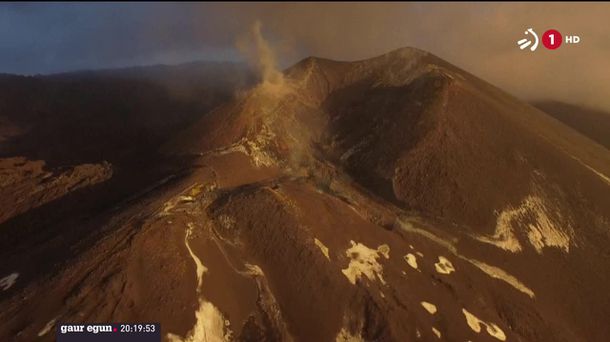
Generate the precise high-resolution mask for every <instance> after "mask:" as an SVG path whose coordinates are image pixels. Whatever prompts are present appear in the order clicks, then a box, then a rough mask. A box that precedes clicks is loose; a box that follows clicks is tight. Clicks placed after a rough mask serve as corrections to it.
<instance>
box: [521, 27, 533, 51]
mask: <svg viewBox="0 0 610 342" xmlns="http://www.w3.org/2000/svg"><path fill="white" fill-rule="evenodd" d="M525 34H526V35H529V36H530V37H533V39H534V40H533V41H532V39H530V38H523V39H521V40H519V41H518V42H517V45H519V49H521V50H524V49H525V48H527V47H528V46H530V45H532V42H533V43H534V45H532V47H530V51H536V49H537V48H538V35H537V34H536V32H534V30H532V29H531V28H528V29H527V30H526V31H525Z"/></svg>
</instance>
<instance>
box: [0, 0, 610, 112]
mask: <svg viewBox="0 0 610 342" xmlns="http://www.w3.org/2000/svg"><path fill="white" fill-rule="evenodd" d="M609 17H610V4H607V3H546V2H545V3H210V4H202V3H186V4H185V3H183V4H170V3H154V4H150V3H149V4H138V3H131V4H116V3H115V4H101V3H100V4H52V5H42V4H39V5H36V6H27V7H20V6H18V5H11V6H9V5H6V4H4V5H0V19H2V20H0V42H2V43H6V44H0V65H2V66H3V67H4V68H5V69H4V70H0V71H11V70H19V71H30V72H31V71H32V70H34V71H35V72H36V71H40V70H42V71H49V70H52V71H56V70H61V69H74V68H81V67H108V66H117V65H126V64H130V63H131V64H145V63H147V62H150V61H153V62H166V63H173V62H180V61H183V60H188V59H194V58H199V57H204V58H205V57H207V58H209V59H236V58H238V56H239V52H238V50H237V49H236V48H235V40H236V39H237V37H239V36H240V35H242V34H243V33H244V32H249V30H250V29H251V27H253V26H252V25H253V24H254V23H255V22H256V21H257V20H258V21H260V22H261V23H262V25H263V26H264V29H265V36H266V37H267V38H268V39H269V41H270V42H271V45H272V46H273V48H274V50H276V51H277V53H278V59H277V61H276V62H277V63H278V64H279V65H280V66H281V67H287V66H289V65H290V64H292V63H294V62H296V61H298V60H299V59H301V58H303V57H306V56H310V55H315V56H321V57H327V58H331V59H338V60H357V59H363V58H368V57H373V56H376V55H379V54H382V53H385V52H387V51H390V50H392V49H395V48H398V47H403V46H414V47H418V48H421V49H424V50H427V51H430V52H432V53H434V54H436V55H438V56H439V57H441V58H444V59H446V60H447V61H449V62H451V63H453V64H455V65H457V66H459V67H461V68H463V69H465V70H467V71H469V72H472V73H473V74H475V75H477V76H479V77H481V78H483V79H485V80H487V81H489V82H491V83H493V84H495V85H497V86H499V87H500V88H503V89H505V90H507V91H509V92H511V93H513V94H515V95H517V96H519V97H521V98H524V99H526V100H530V99H547V98H548V99H557V100H562V101H566V102H571V103H577V104H584V105H587V106H590V107H594V108H600V109H605V110H607V111H610V96H607V94H608V93H609V90H610V59H609V58H608V56H610V29H608V28H607V25H605V24H604V23H605V22H606V21H607V18H609ZM528 27H532V28H534V30H536V31H537V32H538V33H539V34H541V33H542V32H544V31H545V30H546V29H550V28H554V29H557V30H559V31H560V32H562V33H563V34H577V35H579V36H581V38H582V43H581V44H579V45H577V46H569V45H564V46H562V47H560V48H559V49H558V50H555V51H549V50H546V49H544V48H543V47H542V46H540V47H539V49H538V51H536V52H533V53H532V52H529V51H521V50H519V49H518V48H517V45H516V41H517V40H518V39H520V38H522V36H523V31H524V30H525V29H526V28H528ZM168 56H171V58H169V57H168ZM164 58H165V60H164ZM37 69H38V70H37Z"/></svg>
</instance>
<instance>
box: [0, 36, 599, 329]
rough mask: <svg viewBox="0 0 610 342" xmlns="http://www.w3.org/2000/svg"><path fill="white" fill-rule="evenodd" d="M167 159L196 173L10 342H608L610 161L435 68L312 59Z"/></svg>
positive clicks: (20, 290) (164, 190) (41, 299)
mask: <svg viewBox="0 0 610 342" xmlns="http://www.w3.org/2000/svg"><path fill="white" fill-rule="evenodd" d="M163 151H164V152H165V153H166V154H170V155H181V154H187V155H190V156H195V157H196V158H197V159H196V168H195V170H193V172H192V173H190V174H188V175H187V176H183V177H179V178H178V179H177V180H175V181H172V182H169V183H167V184H165V185H162V186H160V187H159V188H156V189H155V190H154V191H151V192H149V193H147V194H146V195H145V196H143V197H141V198H140V199H139V201H138V202H137V203H133V204H132V205H130V206H128V207H125V208H122V209H121V210H119V211H118V212H116V213H113V214H112V213H109V214H107V216H104V220H103V221H102V222H103V223H100V224H102V225H103V226H104V228H105V230H104V232H105V234H104V235H103V238H100V239H99V241H98V242H97V243H95V244H94V246H93V247H92V248H86V249H85V248H83V249H82V251H81V253H79V254H78V257H75V258H74V259H72V260H70V262H66V263H65V264H63V265H61V266H60V267H58V268H57V271H56V272H54V273H53V274H46V275H45V276H44V277H40V278H36V281H32V282H30V283H26V284H21V283H19V280H17V282H16V283H14V284H13V286H12V287H11V288H10V289H9V291H12V292H7V293H9V294H11V295H10V297H7V299H5V300H3V301H2V302H1V303H0V304H2V305H3V307H6V308H7V309H6V310H4V311H3V312H1V313H0V320H2V321H3V322H6V324H5V325H4V326H3V327H2V329H0V337H2V336H17V338H16V339H17V340H29V339H31V338H33V337H35V336H40V337H41V338H42V339H45V338H46V339H49V338H51V335H52V334H50V333H49V331H50V329H52V327H53V325H54V324H55V322H57V321H96V322H103V321H158V322H161V324H162V326H163V336H164V339H165V340H167V341H206V340H213V341H222V340H238V341H264V340H267V341H290V340H294V341H354V340H355V341H359V340H364V341H416V340H423V341H436V340H451V341H453V340H455V341H467V340H470V341H498V340H500V341H580V340H586V341H604V339H605V338H606V336H608V334H610V330H609V329H610V328H609V327H608V326H607V325H606V324H605V318H606V317H609V316H610V295H608V293H607V291H606V289H607V287H608V286H610V273H609V272H608V269H609V267H610V255H609V254H608V249H607V245H608V243H609V242H610V236H609V231H610V229H609V221H610V217H609V216H608V213H610V184H609V183H608V181H609V180H608V175H610V154H609V153H608V151H607V150H605V149H604V148H603V147H601V146H599V145H597V144H594V143H591V141H590V140H588V139H587V138H585V137H583V136H581V135H580V134H579V133H577V132H575V131H573V130H571V129H570V128H568V127H566V126H564V125H563V124H561V123H560V122H558V121H556V120H554V119H552V118H550V117H548V116H547V115H546V114H544V113H543V112H540V111H538V110H536V109H534V108H533V107H531V106H528V105H526V104H523V103H521V102H519V101H518V100H517V99H515V98H513V97H511V96H509V95H507V94H505V93H503V92H502V91H501V90H499V89H497V88H494V87H493V86H491V85H489V84H487V83H485V82H483V81H481V80H479V79H477V78H475V77H474V76H472V75H470V74H468V73H466V72H464V71H462V70H459V69H458V68H456V67H453V66H451V65H449V64H448V63H446V62H444V61H442V60H440V59H438V58H437V57H435V56H432V55H430V54H427V53H425V52H422V51H419V50H416V49H409V48H407V49H400V50H396V51H393V52H390V53H388V54H386V55H383V56H380V57H377V58H373V59H370V60H364V61H358V62H337V61H330V60H325V59H320V58H308V59H305V60H303V61H301V62H300V63H298V64H297V65H295V66H294V67H292V68H290V69H288V70H287V71H286V72H285V73H284V77H283V79H281V80H278V81H277V82H273V83H270V82H263V83H262V84H260V85H258V86H257V87H255V88H253V89H252V90H250V91H248V92H246V93H244V94H242V95H241V96H239V97H238V98H237V99H236V100H235V101H232V102H230V103H228V104H225V105H222V106H220V107H218V108H216V109H215V110H214V111H212V112H211V113H210V114H209V115H206V116H205V117H203V118H202V119H201V120H200V121H199V122H198V123H196V124H194V125H193V126H191V127H190V128H189V129H187V130H186V131H184V132H183V133H182V134H180V135H179V137H177V138H176V139H175V140H173V141H172V142H171V143H168V144H166V145H165V146H164V148H163ZM78 247H79V246H76V247H75V249H77V250H78ZM3 279H6V278H3ZM10 279H13V278H10ZM18 279H21V278H18ZM13 280H14V279H13Z"/></svg>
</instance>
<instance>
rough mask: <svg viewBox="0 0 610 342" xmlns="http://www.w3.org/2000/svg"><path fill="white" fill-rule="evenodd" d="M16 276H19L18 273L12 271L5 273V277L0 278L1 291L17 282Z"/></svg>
mask: <svg viewBox="0 0 610 342" xmlns="http://www.w3.org/2000/svg"><path fill="white" fill-rule="evenodd" d="M17 278H19V273H17V272H13V273H11V274H9V275H7V276H6V277H4V278H2V279H0V288H2V291H6V290H8V289H10V288H11V287H13V285H15V283H16V282H17Z"/></svg>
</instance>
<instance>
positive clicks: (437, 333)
mask: <svg viewBox="0 0 610 342" xmlns="http://www.w3.org/2000/svg"><path fill="white" fill-rule="evenodd" d="M432 332H433V333H434V335H436V337H437V338H441V336H442V335H441V332H440V331H439V330H438V329H436V328H435V327H432Z"/></svg>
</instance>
